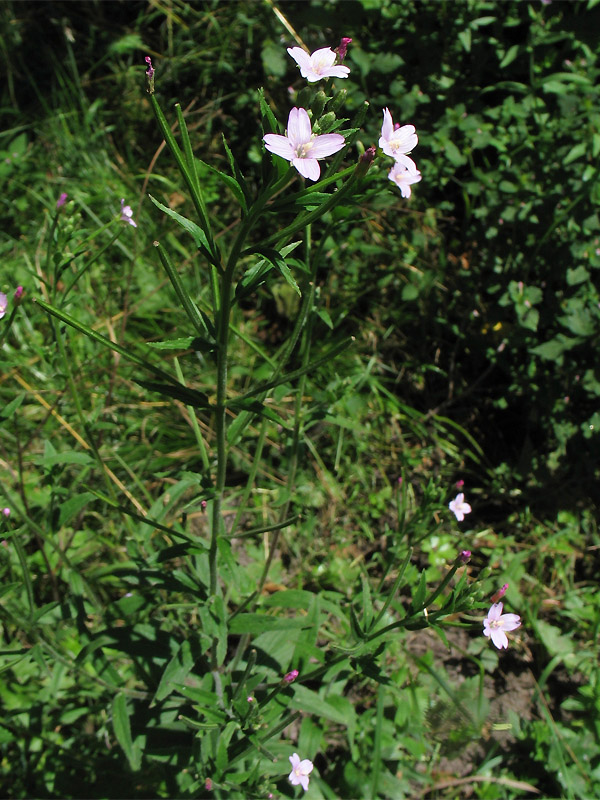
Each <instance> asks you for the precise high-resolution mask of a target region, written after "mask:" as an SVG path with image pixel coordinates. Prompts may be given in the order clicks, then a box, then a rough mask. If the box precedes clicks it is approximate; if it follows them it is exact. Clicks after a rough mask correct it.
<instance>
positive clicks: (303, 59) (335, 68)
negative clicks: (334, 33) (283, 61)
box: [287, 47, 350, 83]
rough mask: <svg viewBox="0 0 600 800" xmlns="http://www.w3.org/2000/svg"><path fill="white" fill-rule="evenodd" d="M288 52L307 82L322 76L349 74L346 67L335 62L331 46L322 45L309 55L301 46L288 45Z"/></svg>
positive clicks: (341, 76) (343, 75)
mask: <svg viewBox="0 0 600 800" xmlns="http://www.w3.org/2000/svg"><path fill="white" fill-rule="evenodd" d="M287 51H288V53H289V54H290V55H291V57H292V58H293V59H294V61H295V62H296V64H298V66H299V67H300V74H301V75H302V77H303V78H306V80H307V81H308V82H309V83H315V82H316V81H320V80H321V79H322V78H347V77H348V75H349V74H350V70H349V68H348V67H344V66H342V65H341V64H338V65H336V64H335V53H334V52H333V50H332V49H331V47H322V48H321V49H320V50H315V52H314V53H313V54H312V55H309V54H308V53H307V52H305V51H304V50H303V49H302V48H301V47H288V49H287Z"/></svg>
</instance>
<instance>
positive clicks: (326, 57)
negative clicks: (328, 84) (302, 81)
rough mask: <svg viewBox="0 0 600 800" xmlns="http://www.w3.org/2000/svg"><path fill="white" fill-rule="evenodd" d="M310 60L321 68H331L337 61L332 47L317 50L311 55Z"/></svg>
mask: <svg viewBox="0 0 600 800" xmlns="http://www.w3.org/2000/svg"><path fill="white" fill-rule="evenodd" d="M309 60H310V61H311V62H312V63H313V64H318V65H319V66H325V67H331V66H332V65H333V62H334V61H335V53H334V52H333V50H332V49H331V47H322V48H321V49H320V50H315V52H314V53H311V55H310V58H309Z"/></svg>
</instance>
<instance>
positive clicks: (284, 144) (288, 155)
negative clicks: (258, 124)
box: [263, 133, 294, 161]
mask: <svg viewBox="0 0 600 800" xmlns="http://www.w3.org/2000/svg"><path fill="white" fill-rule="evenodd" d="M263 138H264V142H265V147H266V148H267V150H268V151H269V152H270V153H275V155H276V156H281V158H285V159H286V160H287V161H291V160H292V159H293V158H294V151H293V149H292V145H291V144H290V140H289V139H288V138H287V136H280V135H279V134H278V133H267V134H266V136H264V137H263Z"/></svg>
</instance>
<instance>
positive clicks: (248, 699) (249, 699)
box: [246, 694, 254, 703]
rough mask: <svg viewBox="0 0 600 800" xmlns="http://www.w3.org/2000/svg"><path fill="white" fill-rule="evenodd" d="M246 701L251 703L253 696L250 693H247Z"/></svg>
mask: <svg viewBox="0 0 600 800" xmlns="http://www.w3.org/2000/svg"><path fill="white" fill-rule="evenodd" d="M246 702H247V703H253V702H254V698H253V697H252V695H251V694H249V695H248V697H247V698H246Z"/></svg>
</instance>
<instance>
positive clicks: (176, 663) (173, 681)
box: [150, 639, 196, 707]
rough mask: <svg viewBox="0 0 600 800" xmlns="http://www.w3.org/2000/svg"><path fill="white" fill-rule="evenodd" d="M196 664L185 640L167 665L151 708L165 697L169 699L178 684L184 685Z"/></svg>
mask: <svg viewBox="0 0 600 800" xmlns="http://www.w3.org/2000/svg"><path fill="white" fill-rule="evenodd" d="M195 662H196V659H195V658H194V656H193V654H192V648H191V646H190V643H189V641H188V640H187V639H184V640H183V642H182V643H181V645H180V647H179V648H178V650H177V652H176V653H175V655H174V656H173V658H172V659H171V660H170V661H169V663H168V664H167V666H166V668H165V671H164V672H163V674H162V676H161V679H160V683H159V684H158V689H157V690H156V694H155V695H154V697H153V699H152V703H151V704H150V706H151V707H152V706H153V705H155V704H156V703H158V702H160V701H161V700H164V699H165V697H168V696H169V695H170V694H171V692H173V691H174V690H175V689H177V686H178V684H181V683H183V681H184V680H185V679H186V678H187V676H188V675H189V674H190V672H191V670H192V668H193V666H194V664H195Z"/></svg>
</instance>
